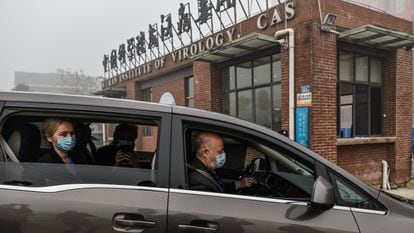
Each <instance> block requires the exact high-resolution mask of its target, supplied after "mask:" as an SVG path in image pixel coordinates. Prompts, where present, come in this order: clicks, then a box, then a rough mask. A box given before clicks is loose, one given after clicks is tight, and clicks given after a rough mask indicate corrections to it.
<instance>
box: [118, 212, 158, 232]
mask: <svg viewBox="0 0 414 233" xmlns="http://www.w3.org/2000/svg"><path fill="white" fill-rule="evenodd" d="M126 216H127V215H125V214H118V215H116V216H115V217H114V221H113V229H114V230H115V231H118V232H131V233H141V232H143V231H144V230H145V229H150V228H154V227H155V225H156V223H155V222H153V221H147V220H145V219H144V217H143V216H142V215H135V214H129V215H128V216H129V217H128V218H127V219H126V218H125V217H126ZM131 216H135V217H136V219H131Z"/></svg>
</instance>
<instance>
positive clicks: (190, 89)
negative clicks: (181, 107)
mask: <svg viewBox="0 0 414 233" xmlns="http://www.w3.org/2000/svg"><path fill="white" fill-rule="evenodd" d="M185 106H187V107H190V108H194V77H193V76H191V77H187V78H185Z"/></svg>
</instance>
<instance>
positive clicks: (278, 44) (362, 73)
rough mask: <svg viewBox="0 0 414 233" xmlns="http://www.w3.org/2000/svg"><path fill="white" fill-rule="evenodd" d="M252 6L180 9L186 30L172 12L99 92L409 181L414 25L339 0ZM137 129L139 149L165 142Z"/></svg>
mask: <svg viewBox="0 0 414 233" xmlns="http://www.w3.org/2000/svg"><path fill="white" fill-rule="evenodd" d="M227 2H228V3H227ZM234 2H236V3H237V4H236V3H234ZM243 2H244V1H218V2H217V4H214V3H213V4H211V5H210V7H207V8H204V7H205V6H204V5H198V8H197V10H193V9H192V8H191V7H190V5H189V4H188V5H186V4H181V5H180V6H179V8H178V9H179V11H178V17H177V18H178V23H177V26H178V27H177V28H175V26H174V25H175V24H173V23H171V22H172V19H174V17H172V18H171V14H169V15H163V17H161V19H162V20H161V24H160V25H161V26H160V27H159V31H158V32H156V28H157V27H155V26H154V27H152V26H150V28H149V30H148V32H144V31H143V32H142V33H141V32H140V33H139V34H138V36H137V37H136V38H131V39H127V40H126V44H121V46H119V49H118V50H113V51H112V52H111V53H110V54H107V55H105V56H104V61H103V65H104V71H105V72H104V77H105V80H104V81H103V82H102V92H101V93H100V94H104V95H111V93H112V92H111V89H112V90H116V93H113V94H112V96H115V95H118V96H122V95H124V96H126V98H129V99H136V100H145V101H153V102H159V101H160V98H161V96H162V95H163V94H164V93H169V96H170V98H173V99H174V102H175V104H177V105H182V106H188V107H193V108H199V109H205V110H210V111H215V112H220V113H224V114H228V115H232V116H235V117H238V118H241V119H244V120H247V121H251V122H255V123H257V124H260V125H263V126H266V127H268V128H271V129H273V130H274V131H276V132H280V131H281V130H284V131H285V132H287V133H288V136H289V137H290V138H291V139H292V140H295V141H296V142H298V143H300V144H302V145H304V146H306V147H308V148H310V149H312V150H314V151H316V152H317V153H319V154H321V155H323V156H324V157H325V158H327V159H329V160H330V161H332V162H334V163H337V164H338V165H340V166H342V167H343V168H345V169H346V170H348V171H350V172H351V173H353V174H355V175H356V176H358V177H360V178H361V179H363V180H364V181H366V182H368V183H370V184H374V185H379V184H381V182H382V177H383V173H384V172H383V164H384V162H386V164H387V165H388V167H389V168H390V179H389V180H390V182H391V183H396V184H403V183H404V182H407V181H408V179H409V177H410V171H411V153H410V152H411V125H412V122H411V121H412V62H413V60H412V59H413V58H412V51H411V48H412V46H413V45H414V36H413V35H412V34H413V32H412V29H413V25H412V22H409V21H406V20H403V19H399V18H397V17H394V16H390V15H388V14H384V13H381V12H378V11H374V10H370V9H367V8H364V7H362V6H358V5H354V4H352V3H349V2H345V1H340V0H333V1H328V0H320V1H312V0H303V1H292V0H291V1H285V2H283V3H280V4H276V5H270V4H269V3H268V1H266V2H265V1H264V3H259V2H258V3H257V4H256V5H257V6H256V7H257V8H256V11H254V13H253V10H252V9H253V8H254V7H253V8H249V7H247V6H248V4H247V3H245V4H243ZM232 3H234V4H232ZM266 3H267V4H266ZM318 3H319V4H318ZM197 4H200V1H198V2H197ZM261 4H262V5H261ZM172 11H173V9H172ZM192 11H195V12H193V13H192ZM197 16H198V18H197ZM238 16H239V17H238ZM240 16H242V17H241V18H243V19H240ZM225 19H227V20H228V21H225ZM184 25H185V26H186V27H184ZM169 26H170V27H169ZM190 29H191V30H190ZM203 29H204V30H203ZM146 33H147V34H146ZM194 34H198V39H195V38H193V35H194ZM185 38H187V40H188V41H187V43H185V42H186V41H185ZM174 41H175V42H174ZM163 51H164V52H163ZM120 90H121V93H122V91H123V93H124V94H120V92H119V91H120ZM139 132H140V136H139V140H140V143H138V144H139V145H141V146H144V145H148V144H151V143H152V142H153V141H154V140H155V137H156V135H155V134H152V133H151V130H148V129H146V130H144V129H143V130H140V131H139Z"/></svg>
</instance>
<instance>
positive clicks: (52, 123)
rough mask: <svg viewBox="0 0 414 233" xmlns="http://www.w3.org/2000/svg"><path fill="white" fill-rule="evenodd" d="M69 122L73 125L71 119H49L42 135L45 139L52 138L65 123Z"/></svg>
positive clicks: (45, 123) (44, 125) (44, 124)
mask: <svg viewBox="0 0 414 233" xmlns="http://www.w3.org/2000/svg"><path fill="white" fill-rule="evenodd" d="M65 121H66V122H69V123H71V124H72V125H73V122H72V121H71V120H70V119H63V118H48V119H46V120H45V122H44V123H43V127H42V134H43V136H44V137H45V138H48V137H52V136H53V134H55V132H56V130H57V128H58V127H59V125H61V124H62V123H63V122H65Z"/></svg>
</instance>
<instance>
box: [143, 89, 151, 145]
mask: <svg viewBox="0 0 414 233" xmlns="http://www.w3.org/2000/svg"><path fill="white" fill-rule="evenodd" d="M142 100H143V101H146V102H152V88H146V89H143V90H142ZM143 129H144V137H151V136H152V127H151V126H144V127H143Z"/></svg>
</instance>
